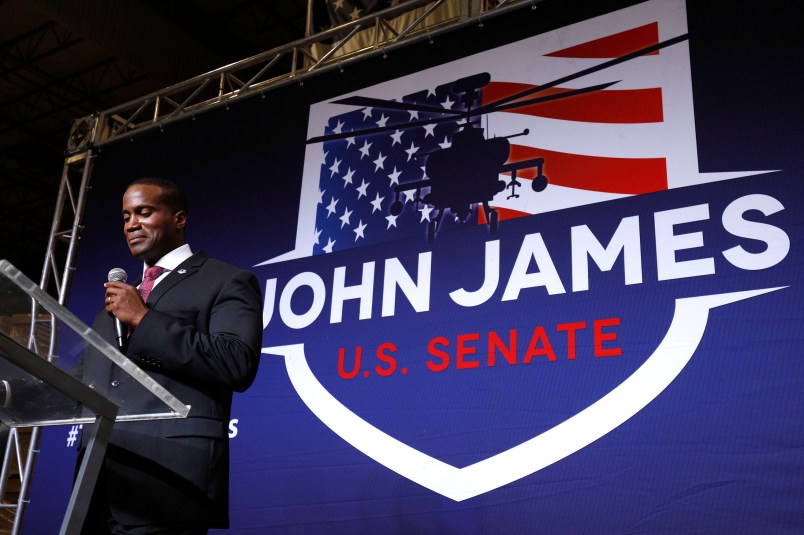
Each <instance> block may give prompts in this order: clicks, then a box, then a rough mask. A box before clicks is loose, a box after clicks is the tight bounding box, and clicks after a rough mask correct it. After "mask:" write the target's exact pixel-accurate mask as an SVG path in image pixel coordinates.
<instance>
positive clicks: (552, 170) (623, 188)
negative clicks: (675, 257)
mask: <svg viewBox="0 0 804 535" xmlns="http://www.w3.org/2000/svg"><path fill="white" fill-rule="evenodd" d="M531 158H544V170H543V172H544V175H545V176H546V177H547V179H548V180H549V181H550V184H554V185H557V186H565V187H568V188H576V189H583V190H589V191H602V192H606V193H622V194H628V195H639V194H643V193H652V192H654V191H662V190H666V189H667V164H666V161H665V159H664V158H605V157H601V156H584V155H579V154H569V153H566V152H555V151H549V150H544V149H537V148H534V147H526V146H522V145H513V144H512V145H511V153H510V156H509V158H508V163H512V162H521V161H523V160H529V159H531ZM535 176H536V170H535V169H526V170H522V171H519V172H517V177H518V178H520V177H521V178H525V179H532V178H533V177H535ZM524 187H529V184H526V185H524ZM548 187H550V186H548Z"/></svg>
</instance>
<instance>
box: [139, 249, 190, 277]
mask: <svg viewBox="0 0 804 535" xmlns="http://www.w3.org/2000/svg"><path fill="white" fill-rule="evenodd" d="M191 256H193V251H192V249H190V245H189V244H186V243H185V244H184V245H182V246H180V247H177V248H175V249H173V250H172V251H170V252H169V253H168V254H166V255H165V256H163V257H162V258H160V259H159V260H157V261H156V264H154V265H155V266H160V267H163V268H165V272H168V271H173V270H174V269H176V268H177V267H178V266H179V264H181V263H182V262H184V261H185V260H187V259H188V258H190V257H191ZM149 267H150V266H149V265H148V264H143V266H142V273H143V277H144V276H145V270H146V269H148V268H149Z"/></svg>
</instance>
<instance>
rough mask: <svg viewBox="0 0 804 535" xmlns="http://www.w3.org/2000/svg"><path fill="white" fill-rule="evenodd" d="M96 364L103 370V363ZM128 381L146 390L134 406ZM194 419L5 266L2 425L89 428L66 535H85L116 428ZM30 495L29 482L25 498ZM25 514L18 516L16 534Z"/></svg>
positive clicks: (0, 295) (0, 308) (0, 294)
mask: <svg viewBox="0 0 804 535" xmlns="http://www.w3.org/2000/svg"><path fill="white" fill-rule="evenodd" d="M89 359H105V360H104V362H103V364H104V366H105V365H106V363H108V370H109V371H110V372H112V373H110V374H109V376H114V377H115V380H113V381H101V380H99V378H97V377H85V376H84V373H83V370H84V363H85V362H88V361H89ZM93 363H94V365H93V367H92V368H93V369H98V366H97V364H98V361H97V360H94V361H93ZM87 368H88V367H87ZM120 380H125V381H127V382H130V383H131V384H136V385H138V386H137V389H136V390H137V391H136V396H132V395H131V394H130V392H131V391H133V389H126V391H128V392H129V394H128V396H129V398H134V399H123V398H121V397H120V395H119V394H118V393H117V392H118V390H119V389H116V388H115V386H117V385H116V383H119V381H120ZM188 412H189V407H188V406H186V405H184V404H183V403H181V402H180V401H179V400H178V399H176V398H175V397H174V396H173V395H171V394H170V392H168V391H167V390H165V389H164V388H163V387H162V386H161V385H160V384H159V383H157V382H156V381H154V380H153V379H152V378H151V377H150V376H148V374H146V373H145V372H144V371H142V370H141V369H140V368H138V367H137V366H136V365H135V364H134V363H133V362H131V361H130V360H128V359H127V358H126V357H125V356H124V355H123V354H122V353H120V352H119V351H118V350H117V348H115V347H114V346H113V345H112V344H110V343H109V342H107V341H105V340H104V339H102V338H101V337H100V335H98V333H96V332H95V331H93V330H92V329H90V328H89V327H88V326H87V325H86V324H85V323H83V322H82V321H81V320H79V319H78V318H77V317H76V316H75V315H74V314H72V313H71V312H70V311H69V310H67V309H66V308H64V307H63V306H61V305H60V304H59V303H58V302H57V301H56V300H55V299H53V298H52V297H51V296H50V295H48V294H47V293H45V292H44V291H42V289H41V288H39V287H38V286H37V285H36V284H34V283H33V282H32V281H31V280H30V279H28V278H27V277H25V275H23V274H22V273H21V272H20V271H19V270H17V269H16V268H15V267H14V266H12V265H11V264H10V263H8V262H7V261H5V260H0V422H2V425H4V426H6V427H8V428H12V429H13V428H20V427H40V426H53V425H77V424H84V434H85V436H84V437H83V441H82V442H83V444H84V445H85V447H86V449H85V451H84V455H83V458H82V461H81V465H80V466H79V467H78V471H77V475H76V480H75V483H74V485H73V492H72V496H71V497H70V501H69V504H68V507H67V511H66V513H65V517H64V521H63V523H62V526H61V532H60V533H62V534H73V533H79V532H80V529H81V525H82V524H83V520H84V517H85V515H86V512H87V509H88V507H89V500H90V498H91V496H92V490H93V488H94V486H95V481H96V479H97V476H98V473H99V470H100V466H101V462H102V460H103V456H104V453H105V451H106V446H107V444H108V441H109V436H110V434H111V431H112V427H113V425H114V423H115V422H118V421H131V420H150V419H158V418H183V417H185V416H187V413H188ZM87 424H94V425H87ZM0 447H2V445H0ZM5 457H6V459H5V461H6V462H4V464H3V474H2V482H0V484H4V483H5V481H6V480H7V477H8V474H7V470H8V462H7V461H8V457H9V451H8V449H7V450H6V454H5ZM26 487H27V481H23V482H22V488H21V490H20V495H21V498H24V494H25V492H27V488H26ZM23 502H24V499H21V500H20V503H23ZM23 513H24V511H22V510H20V509H19V508H18V510H17V515H16V516H17V518H16V519H15V532H17V528H18V525H17V521H20V522H21V520H22V518H23V517H24V514H23Z"/></svg>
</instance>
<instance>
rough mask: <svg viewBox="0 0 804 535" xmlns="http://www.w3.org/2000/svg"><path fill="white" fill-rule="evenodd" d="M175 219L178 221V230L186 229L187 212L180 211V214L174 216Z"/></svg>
mask: <svg viewBox="0 0 804 535" xmlns="http://www.w3.org/2000/svg"><path fill="white" fill-rule="evenodd" d="M173 217H174V218H175V220H176V228H177V229H181V230H182V231H183V230H184V227H185V226H186V225H187V212H185V211H184V210H179V211H178V212H176V213H175V214H173Z"/></svg>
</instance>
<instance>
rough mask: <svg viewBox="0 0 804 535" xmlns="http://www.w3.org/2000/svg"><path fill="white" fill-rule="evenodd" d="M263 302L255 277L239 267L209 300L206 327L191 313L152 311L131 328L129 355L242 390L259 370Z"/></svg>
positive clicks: (168, 370)
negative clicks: (183, 314)
mask: <svg viewBox="0 0 804 535" xmlns="http://www.w3.org/2000/svg"><path fill="white" fill-rule="evenodd" d="M261 304H262V298H261V294H260V288H259V284H258V283H257V280H256V279H255V278H254V276H253V275H252V274H251V273H248V272H246V271H237V272H235V274H233V275H232V276H231V277H230V278H229V279H228V280H227V281H226V282H225V283H223V285H222V286H221V289H220V291H219V292H218V294H217V295H216V296H215V297H214V299H213V300H212V304H211V309H210V311H209V324H208V326H207V327H206V328H205V326H204V325H200V324H198V322H197V321H196V320H195V319H194V318H188V317H180V316H177V315H173V314H171V313H170V312H163V311H161V310H151V311H149V312H148V313H147V314H146V315H145V316H144V317H143V319H142V321H141V322H140V324H139V326H138V327H137V329H136V330H135V331H134V333H132V335H131V338H130V339H129V348H128V351H127V355H128V356H129V357H130V358H135V359H137V360H140V361H141V362H144V363H146V364H149V365H151V366H156V367H157V368H159V371H160V372H162V373H165V374H169V375H173V376H175V377H177V378H178V377H180V378H182V379H184V380H196V381H200V382H203V383H208V384H212V385H216V386H219V387H222V388H226V389H230V390H234V391H236V392H242V391H244V390H245V389H247V388H248V387H249V386H250V385H251V383H252V382H253V381H254V378H255V377H256V374H257V366H258V363H259V358H260V344H261V340H262V317H261ZM199 314H200V312H199Z"/></svg>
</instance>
